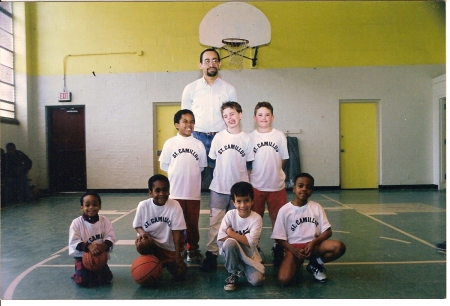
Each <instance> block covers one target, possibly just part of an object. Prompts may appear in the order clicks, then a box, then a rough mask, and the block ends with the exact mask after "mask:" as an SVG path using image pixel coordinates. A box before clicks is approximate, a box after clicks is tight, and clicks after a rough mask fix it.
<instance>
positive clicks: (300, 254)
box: [271, 173, 345, 285]
mask: <svg viewBox="0 0 450 306" xmlns="http://www.w3.org/2000/svg"><path fill="white" fill-rule="evenodd" d="M313 188H314V178H313V177H312V176H311V175H310V174H308V173H300V174H297V175H296V176H295V177H294V186H293V192H294V195H295V198H294V199H293V200H292V201H291V202H289V203H286V205H284V206H283V207H281V208H280V210H279V211H278V216H277V220H276V221H275V226H274V228H273V232H272V236H271V238H272V239H276V240H277V242H278V243H279V244H280V245H281V246H282V247H283V248H284V249H285V251H286V255H285V257H284V259H283V261H282V262H281V265H280V269H279V270H278V282H279V283H280V284H281V285H287V284H289V283H290V282H291V281H292V279H293V278H294V276H295V274H296V272H297V271H298V269H299V268H301V267H302V265H303V261H304V260H305V259H307V260H309V263H308V266H307V267H306V270H307V271H308V272H310V273H312V274H313V275H314V277H315V279H316V280H317V281H319V282H325V281H326V280H327V275H326V274H325V268H324V266H323V264H324V263H325V262H330V261H333V260H336V259H338V258H340V257H341V256H342V255H344V253H345V244H344V243H343V242H341V241H338V240H332V239H329V238H330V237H331V235H332V231H331V225H330V223H329V222H328V219H327V216H326V214H325V210H324V209H323V207H322V206H321V205H320V204H319V203H316V202H314V201H308V199H309V197H310V196H311V194H312V192H313Z"/></svg>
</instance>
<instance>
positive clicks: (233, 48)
mask: <svg viewBox="0 0 450 306" xmlns="http://www.w3.org/2000/svg"><path fill="white" fill-rule="evenodd" d="M222 43H224V44H225V46H223V48H224V49H225V50H227V51H228V56H226V57H230V66H233V67H236V68H238V69H239V70H241V69H242V64H243V60H244V57H245V56H244V53H245V50H246V49H247V48H248V43H249V41H248V40H247V39H242V38H225V39H222ZM226 57H224V58H226Z"/></svg>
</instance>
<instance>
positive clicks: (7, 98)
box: [0, 2, 16, 119]
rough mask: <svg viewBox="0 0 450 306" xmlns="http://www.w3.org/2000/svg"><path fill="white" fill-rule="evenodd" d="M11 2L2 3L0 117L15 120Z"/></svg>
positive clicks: (0, 5)
mask: <svg viewBox="0 0 450 306" xmlns="http://www.w3.org/2000/svg"><path fill="white" fill-rule="evenodd" d="M12 16H13V15H12V4H11V2H0V117H1V118H2V119H3V118H8V119H15V118H16V114H15V111H16V109H15V107H16V105H15V104H16V103H15V102H16V101H15V86H14V44H13V18H12Z"/></svg>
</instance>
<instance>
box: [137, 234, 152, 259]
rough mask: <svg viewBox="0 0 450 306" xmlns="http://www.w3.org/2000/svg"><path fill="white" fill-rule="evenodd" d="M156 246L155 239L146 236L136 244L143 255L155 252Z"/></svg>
mask: <svg viewBox="0 0 450 306" xmlns="http://www.w3.org/2000/svg"><path fill="white" fill-rule="evenodd" d="M154 246H155V243H154V242H153V240H151V239H146V238H144V239H141V240H140V241H139V242H138V243H137V244H136V250H137V251H138V253H139V254H141V255H149V254H152V253H153V250H154Z"/></svg>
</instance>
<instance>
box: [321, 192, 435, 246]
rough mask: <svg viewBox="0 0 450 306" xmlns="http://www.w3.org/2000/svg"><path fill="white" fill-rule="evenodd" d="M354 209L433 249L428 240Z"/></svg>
mask: <svg viewBox="0 0 450 306" xmlns="http://www.w3.org/2000/svg"><path fill="white" fill-rule="evenodd" d="M323 196H324V197H325V198H328V199H330V200H332V201H334V202H336V203H338V204H340V205H342V206H344V207H346V206H345V204H342V203H340V202H339V201H337V200H335V199H333V198H330V197H327V196H325V195H323ZM355 211H356V212H357V213H359V214H361V215H363V216H366V217H367V218H370V219H372V220H374V221H376V222H378V223H380V224H383V225H384V226H387V227H389V228H391V229H393V230H395V231H397V232H399V233H402V234H403V235H405V236H408V237H409V238H411V239H414V240H416V241H418V242H420V243H423V244H425V245H427V246H429V247H432V248H433V249H434V248H436V247H435V246H434V245H433V244H431V243H429V242H428V241H425V240H423V239H420V238H419V237H416V236H414V235H411V234H410V233H407V232H405V231H403V230H401V229H399V228H396V227H395V226H392V225H390V224H388V223H386V222H383V221H381V220H378V219H377V218H375V217H373V216H371V215H368V214H365V213H362V212H359V211H357V210H355Z"/></svg>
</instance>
